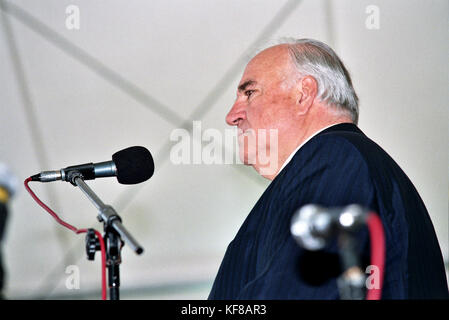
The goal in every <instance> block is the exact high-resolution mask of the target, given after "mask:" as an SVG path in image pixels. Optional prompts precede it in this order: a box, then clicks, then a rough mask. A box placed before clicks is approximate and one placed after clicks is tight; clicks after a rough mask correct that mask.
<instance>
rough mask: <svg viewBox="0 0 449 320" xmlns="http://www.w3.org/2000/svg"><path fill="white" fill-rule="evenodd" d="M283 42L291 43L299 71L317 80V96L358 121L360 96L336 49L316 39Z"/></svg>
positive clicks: (292, 55)
mask: <svg viewBox="0 0 449 320" xmlns="http://www.w3.org/2000/svg"><path fill="white" fill-rule="evenodd" d="M285 40H287V42H285ZM284 43H286V44H287V45H288V49H289V52H290V54H291V57H292V59H293V61H294V63H295V65H296V67H297V68H298V71H299V73H300V75H301V76H306V75H310V76H312V77H314V78H315V80H316V81H317V83H318V94H317V97H318V99H319V100H320V101H323V102H326V103H328V104H330V105H332V106H335V107H336V108H337V111H343V112H345V113H349V115H350V116H351V118H352V121H353V122H354V123H355V124H357V123H358V120H359V106H358V101H359V99H358V97H357V94H356V93H355V91H354V88H353V86H352V81H351V77H350V76H349V72H348V71H347V70H346V68H345V66H344V65H343V62H341V60H340V58H339V57H338V56H337V54H336V53H335V52H334V50H332V49H331V48H330V47H329V46H328V45H326V44H324V43H323V42H320V41H317V40H313V39H299V40H294V39H284ZM338 109H339V110H338Z"/></svg>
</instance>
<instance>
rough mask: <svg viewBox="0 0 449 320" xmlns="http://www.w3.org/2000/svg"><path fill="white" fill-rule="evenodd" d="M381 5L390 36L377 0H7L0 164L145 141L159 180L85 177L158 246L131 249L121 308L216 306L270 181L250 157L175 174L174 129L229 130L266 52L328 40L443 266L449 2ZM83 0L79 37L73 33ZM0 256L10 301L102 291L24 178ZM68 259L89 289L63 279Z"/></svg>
mask: <svg viewBox="0 0 449 320" xmlns="http://www.w3.org/2000/svg"><path fill="white" fill-rule="evenodd" d="M375 2H376V3H375V6H376V8H377V9H378V13H379V25H378V27H379V28H375V29H370V28H369V23H370V22H369V19H370V18H369V16H370V14H371V12H372V11H369V10H370V9H369V8H368V7H369V6H371V5H373V3H371V1H365V0H362V1H360V0H351V1H350V0H346V1H325V0H321V1H317V0H313V1H312V0H307V1H306V0H304V1H273V0H245V1H237V0H233V1H229V0H213V1H210V0H176V1H174V0H172V1H162V0H152V1H137V0H132V1H126V2H124V1H118V0H108V1H105V0H103V1H88V0H71V1H68V0H40V1H31V0H14V1H12V0H8V1H6V0H1V2H0V3H1V10H0V12H1V15H0V22H1V24H0V28H1V30H0V43H1V46H0V66H1V73H0V81H1V82H0V86H1V95H0V107H1V111H2V121H1V126H0V135H1V137H2V138H1V140H0V155H1V158H0V162H3V163H5V164H7V165H8V166H9V167H10V168H11V169H12V170H13V171H14V172H15V174H16V175H17V176H18V177H19V180H20V181H23V180H24V179H25V178H26V177H28V176H30V175H32V174H35V173H37V172H39V171H43V170H50V169H58V168H62V167H65V166H68V165H73V164H78V163H85V162H91V161H92V162H99V161H105V160H109V159H110V156H111V155H112V153H114V152H115V151H118V150H120V149H122V148H125V147H128V146H131V145H143V146H145V147H147V148H148V149H149V150H150V151H151V152H152V154H153V156H154V157H155V166H156V171H155V173H154V176H153V177H152V178H151V179H150V180H149V181H147V182H145V183H143V184H140V185H135V186H124V185H120V184H118V183H116V182H115V180H111V179H104V180H101V179H97V180H95V181H91V182H89V183H88V184H89V185H90V186H91V187H92V188H93V189H94V190H95V191H96V192H97V194H98V195H99V196H100V197H101V198H102V199H103V200H104V202H106V203H108V204H111V205H113V206H114V208H115V209H116V210H117V211H118V212H119V214H120V215H121V217H122V219H123V222H124V225H125V226H126V227H127V228H128V230H129V231H130V232H131V233H132V234H133V235H134V236H135V237H136V238H137V239H138V240H139V241H140V242H141V243H142V245H143V246H144V247H145V249H146V251H145V253H144V254H143V255H142V256H136V255H135V254H134V253H133V252H132V251H131V250H130V249H129V248H128V247H127V246H125V248H124V249H123V251H122V253H123V263H122V265H121V289H122V298H124V299H178V298H188V299H205V298H207V295H208V292H209V290H210V287H211V285H212V281H213V279H214V276H215V274H216V272H217V270H218V267H219V264H220V261H221V259H222V257H223V254H224V252H225V249H226V246H227V244H228V243H229V242H230V241H231V240H232V238H233V237H234V235H235V233H236V232H237V230H238V228H239V226H240V225H241V223H242V222H243V220H244V219H245V217H246V215H247V214H248V212H249V211H250V209H251V208H252V206H253V205H254V204H255V202H256V201H257V199H258V197H259V196H260V195H261V193H262V192H263V190H264V189H265V188H266V186H267V185H268V181H267V180H265V179H263V178H261V177H259V176H258V175H257V174H256V173H255V172H254V170H253V169H252V168H247V167H244V166H242V165H229V164H228V165H225V164H223V165H218V164H212V165H206V164H195V165H194V164H191V165H175V164H173V163H172V162H171V161H170V158H169V152H170V148H171V147H172V146H173V145H174V144H175V143H174V142H171V141H170V140H169V137H170V134H171V133H172V131H173V130H174V129H176V128H181V127H185V128H187V129H191V128H192V121H193V120H198V121H201V126H202V129H203V130H205V129H208V128H214V129H218V130H220V131H221V132H224V130H225V129H226V128H227V126H226V123H225V122H224V117H225V115H226V113H227V111H228V110H229V108H230V106H231V105H232V103H233V100H234V97H235V91H236V85H237V83H238V81H239V79H240V76H241V74H242V71H243V68H244V66H245V64H246V62H247V61H248V59H249V57H250V56H251V54H252V53H253V52H254V50H256V49H257V48H260V47H263V46H264V45H265V43H267V42H269V41H273V40H276V39H278V38H281V37H295V38H315V39H319V40H321V41H324V42H326V43H328V44H329V45H331V46H332V47H334V48H335V50H336V51H337V53H338V54H339V55H340V57H341V58H342V60H343V61H344V63H345V64H346V66H347V68H348V69H349V71H350V73H351V75H352V77H353V83H354V85H355V88H356V91H357V92H358V95H359V97H360V101H361V103H360V110H361V111H360V123H359V126H360V128H361V129H362V130H363V131H364V132H365V133H366V134H367V135H368V136H370V137H371V138H372V139H373V140H375V141H376V142H378V143H379V144H380V145H381V146H382V147H384V149H385V150H387V152H388V153H389V154H390V155H391V156H392V157H393V158H394V159H395V160H396V161H397V162H398V163H399V164H400V166H401V167H402V168H403V169H404V171H405V172H406V173H407V174H408V176H409V177H410V179H411V180H412V181H413V182H414V184H415V186H416V188H417V189H418V191H419V193H420V194H421V196H422V198H423V200H424V202H425V204H426V206H427V208H428V210H429V213H430V215H431V218H432V221H433V223H434V226H435V229H436V232H437V235H438V237H439V241H440V246H441V249H442V251H443V254H444V256H445V258H446V261H447V259H448V258H449V255H448V238H449V236H448V190H449V186H448V171H447V170H448V167H447V165H448V163H449V154H448V145H447V142H448V139H447V138H448V136H447V134H448V127H447V124H448V120H449V119H448V106H447V101H448V100H449V99H448V98H449V96H448V91H447V85H448V82H447V80H448V66H447V56H448V49H449V48H448V46H449V45H448V41H447V36H448V33H447V21H448V12H449V6H448V2H447V1H445V0H441V1H437V0H433V1H426V2H424V1H410V0H400V1H399V0H397V1H387V0H383V1H382V0H378V1H375ZM70 5H74V6H76V8H78V9H79V29H69V28H67V25H66V22H67V19H68V18H69V15H70V12H72V11H68V12H69V13H67V12H66V9H67V8H68V6H70ZM367 8H368V12H367ZM69 22H70V21H69ZM367 24H368V25H367ZM31 186H32V188H33V189H34V190H35V191H36V192H37V194H38V195H39V196H41V197H42V199H43V200H44V201H46V202H48V204H49V205H50V207H52V208H53V209H55V210H56V211H57V212H58V213H60V215H61V216H62V217H63V218H64V219H66V220H67V221H69V222H70V223H71V224H74V225H75V226H78V227H95V228H97V229H101V224H100V223H98V222H97V220H96V214H97V213H96V211H95V208H94V207H93V206H92V205H91V204H90V202H89V201H88V200H87V199H86V198H85V197H84V195H83V194H82V193H81V192H80V191H79V190H77V189H76V188H74V187H73V186H71V185H70V184H66V183H61V182H55V183H52V184H45V185H44V184H32V185H31ZM2 246H3V254H4V259H5V264H6V265H5V267H6V269H7V278H6V288H5V295H6V297H8V298H11V299H34V298H39V299H44V298H50V299H64V298H69V299H70V298H83V299H84V298H89V299H98V298H99V297H100V295H99V292H100V262H99V255H97V258H96V260H95V261H94V262H90V261H87V260H86V256H85V251H84V236H79V235H75V234H74V233H72V232H70V231H68V230H66V229H64V228H62V227H61V226H59V225H57V224H56V223H55V222H54V220H53V219H52V218H51V217H50V216H49V215H48V214H47V213H45V212H44V211H43V210H42V209H41V208H40V207H38V206H37V205H36V204H35V203H34V201H33V200H32V199H31V197H30V196H29V195H28V194H27V193H26V192H25V190H24V189H23V188H22V187H21V186H20V190H19V191H18V192H17V195H16V196H15V197H14V199H13V200H12V201H11V203H10V212H9V221H8V227H7V234H6V238H5V240H4V242H3V244H2ZM71 265H75V266H77V267H78V268H79V271H80V286H79V289H73V290H69V289H67V287H66V281H67V279H68V277H69V274H68V273H66V268H67V267H68V266H71Z"/></svg>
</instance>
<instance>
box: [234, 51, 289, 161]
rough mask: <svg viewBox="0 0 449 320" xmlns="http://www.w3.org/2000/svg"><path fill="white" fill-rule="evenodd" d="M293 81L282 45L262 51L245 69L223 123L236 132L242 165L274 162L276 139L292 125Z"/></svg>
mask: <svg viewBox="0 0 449 320" xmlns="http://www.w3.org/2000/svg"><path fill="white" fill-rule="evenodd" d="M297 77H298V75H297V72H296V69H295V66H294V65H293V63H292V61H291V58H290V56H289V54H288V49H287V47H286V46H282V45H281V46H276V47H272V48H269V49H267V50H265V51H262V52H261V53H260V54H258V55H257V56H256V57H254V58H253V59H252V60H251V61H250V62H249V64H248V65H247V67H246V69H245V72H244V74H243V76H242V79H241V80H240V83H239V86H238V90H237V98H236V101H235V103H234V105H233V106H232V109H231V110H230V111H229V113H228V115H227V116H226V122H227V123H228V124H229V125H232V126H237V128H238V131H239V133H238V141H239V154H240V159H241V161H242V162H243V163H245V164H249V165H256V166H258V167H263V166H267V165H268V164H267V157H269V158H270V159H269V160H271V161H272V162H273V161H274V160H275V161H277V152H278V146H277V140H278V139H277V138H278V136H279V137H281V136H282V137H283V136H285V135H287V134H288V131H289V130H288V129H289V128H290V126H292V125H294V121H293V120H294V114H293V112H294V105H295V101H296V97H297V92H296V90H295V83H296V82H295V80H296V79H297ZM273 135H276V137H275V139H274V137H273ZM273 144H276V145H273ZM272 153H275V154H272ZM272 165H273V163H271V166H272ZM275 169H277V164H276V168H275Z"/></svg>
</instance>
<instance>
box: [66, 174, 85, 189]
mask: <svg viewBox="0 0 449 320" xmlns="http://www.w3.org/2000/svg"><path fill="white" fill-rule="evenodd" d="M77 178H80V179H81V180H84V176H83V174H82V173H81V172H79V171H78V170H69V171H68V172H65V175H64V179H63V180H65V181H67V182H70V183H71V184H72V185H73V186H74V187H77V186H78V185H77V184H76V182H75V180H76V179H77Z"/></svg>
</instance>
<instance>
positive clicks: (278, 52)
mask: <svg viewBox="0 0 449 320" xmlns="http://www.w3.org/2000/svg"><path fill="white" fill-rule="evenodd" d="M290 61H291V59H290V56H289V54H288V49H287V46H286V45H277V46H274V47H270V48H268V49H265V50H263V51H262V52H260V53H259V54H257V55H256V56H255V57H254V58H252V59H251V61H250V62H249V63H248V65H247V66H246V68H245V71H244V73H243V76H242V79H241V80H240V83H239V91H240V89H241V88H243V87H244V85H245V86H249V85H255V84H257V83H258V82H259V83H260V82H262V79H264V78H265V77H269V78H272V77H274V76H275V75H280V74H282V73H284V72H285V71H287V68H290V67H291V63H290Z"/></svg>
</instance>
